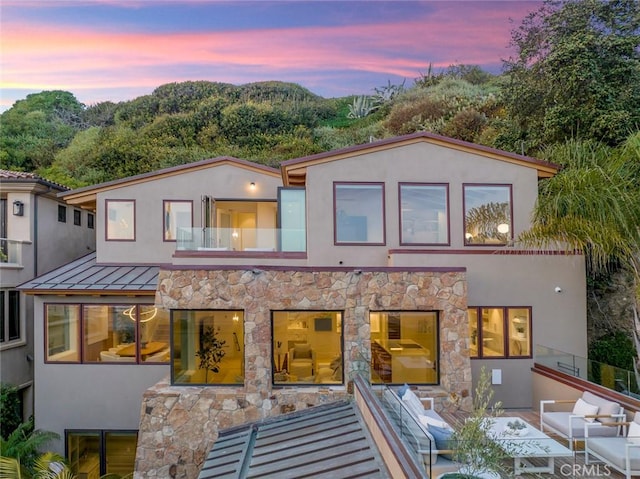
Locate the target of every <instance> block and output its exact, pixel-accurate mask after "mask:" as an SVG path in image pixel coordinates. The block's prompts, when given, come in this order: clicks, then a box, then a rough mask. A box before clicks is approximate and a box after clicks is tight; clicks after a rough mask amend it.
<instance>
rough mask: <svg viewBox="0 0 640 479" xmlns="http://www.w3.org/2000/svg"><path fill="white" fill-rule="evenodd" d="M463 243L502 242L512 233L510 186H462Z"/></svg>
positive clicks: (497, 243)
mask: <svg viewBox="0 0 640 479" xmlns="http://www.w3.org/2000/svg"><path fill="white" fill-rule="evenodd" d="M463 188H464V244H465V245H505V244H507V243H508V242H509V241H510V240H511V238H512V233H513V225H512V218H511V216H512V215H511V186H510V185H464V186H463Z"/></svg>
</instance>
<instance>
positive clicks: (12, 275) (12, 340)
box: [0, 170, 95, 420]
mask: <svg viewBox="0 0 640 479" xmlns="http://www.w3.org/2000/svg"><path fill="white" fill-rule="evenodd" d="M67 190H68V188H66V187H64V186H62V185H59V184H56V183H53V182H51V181H48V180H46V179H44V178H41V177H40V176H38V175H35V174H32V173H25V172H17V171H8V170H0V379H1V380H2V382H3V384H10V385H12V386H15V387H17V388H18V391H19V393H20V397H21V400H22V412H23V419H24V420H27V419H28V418H29V417H30V416H31V414H33V373H34V369H33V355H34V349H33V297H32V296H25V295H24V294H23V293H21V292H20V291H19V290H18V289H17V288H16V287H17V286H18V285H19V284H21V283H24V282H25V281H27V280H29V279H31V278H33V277H36V276H39V275H41V274H43V273H45V272H47V271H49V270H52V269H54V268H57V267H59V266H61V265H63V264H66V263H68V262H69V261H71V260H73V259H75V258H77V257H78V256H82V255H85V254H87V253H88V252H90V251H93V250H95V230H94V229H93V227H94V226H93V225H94V223H93V219H94V214H93V213H91V212H87V211H82V210H79V209H75V208H69V206H68V205H66V204H65V203H64V202H63V201H62V200H60V199H58V198H57V194H58V193H61V192H64V191H67Z"/></svg>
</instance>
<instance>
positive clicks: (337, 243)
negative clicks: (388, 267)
mask: <svg viewBox="0 0 640 479" xmlns="http://www.w3.org/2000/svg"><path fill="white" fill-rule="evenodd" d="M340 186H380V189H381V193H382V241H381V242H368V241H353V242H345V241H339V240H338V211H337V198H336V196H337V195H336V193H337V188H338V187H340ZM385 205H386V199H385V183H384V182H382V181H334V182H333V244H334V246H384V245H386V244H387V227H386V224H387V218H386V207H385Z"/></svg>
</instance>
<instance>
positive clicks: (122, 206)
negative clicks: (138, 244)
mask: <svg viewBox="0 0 640 479" xmlns="http://www.w3.org/2000/svg"><path fill="white" fill-rule="evenodd" d="M106 205H107V208H106V210H107V228H106V239H107V241H109V240H120V241H135V239H136V224H135V220H136V215H135V205H136V203H135V201H134V200H106Z"/></svg>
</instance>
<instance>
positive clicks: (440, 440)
mask: <svg viewBox="0 0 640 479" xmlns="http://www.w3.org/2000/svg"><path fill="white" fill-rule="evenodd" d="M428 429H429V432H430V433H431V435H432V436H433V438H434V439H435V441H436V447H437V448H438V450H440V451H442V450H454V449H455V447H454V444H453V441H452V438H451V436H452V435H453V430H452V429H450V428H448V427H447V428H444V427H437V426H429V427H428ZM440 455H441V456H442V457H444V458H447V459H451V460H453V457H452V456H453V455H452V454H449V453H445V454H440Z"/></svg>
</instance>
